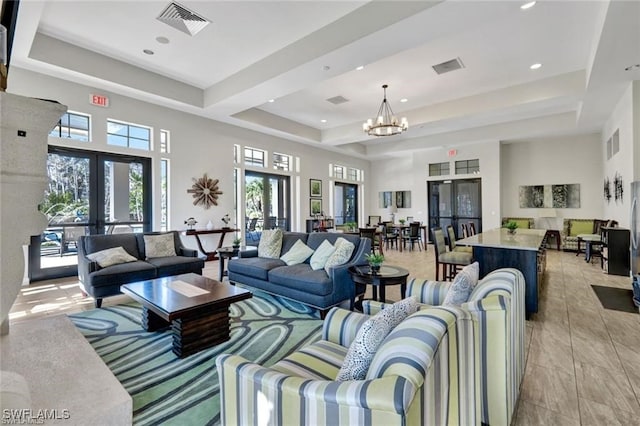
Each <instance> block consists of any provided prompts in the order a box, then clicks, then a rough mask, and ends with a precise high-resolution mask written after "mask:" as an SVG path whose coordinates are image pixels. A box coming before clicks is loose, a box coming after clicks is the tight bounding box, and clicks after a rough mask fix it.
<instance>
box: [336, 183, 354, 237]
mask: <svg viewBox="0 0 640 426" xmlns="http://www.w3.org/2000/svg"><path fill="white" fill-rule="evenodd" d="M333 202H334V205H335V215H334V216H335V225H336V226H337V225H344V224H346V223H349V222H354V223H357V222H358V219H357V218H358V185H353V184H349V183H342V182H336V183H335V191H334V200H333Z"/></svg>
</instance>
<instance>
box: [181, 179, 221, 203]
mask: <svg viewBox="0 0 640 426" xmlns="http://www.w3.org/2000/svg"><path fill="white" fill-rule="evenodd" d="M192 180H193V185H191V189H187V193H188V194H191V196H192V197H193V205H194V206H200V205H201V206H203V207H204V208H205V209H208V208H209V207H211V206H217V205H218V196H219V195H221V194H222V191H220V190H219V189H218V182H219V181H218V179H210V178H208V177H207V174H206V173H205V174H204V175H203V176H202V177H201V178H193V179H192Z"/></svg>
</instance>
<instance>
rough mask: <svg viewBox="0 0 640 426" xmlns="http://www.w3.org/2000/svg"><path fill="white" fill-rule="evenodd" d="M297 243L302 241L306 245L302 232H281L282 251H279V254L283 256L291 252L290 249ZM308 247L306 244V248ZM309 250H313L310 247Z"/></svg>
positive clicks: (304, 235) (305, 237) (305, 235)
mask: <svg viewBox="0 0 640 426" xmlns="http://www.w3.org/2000/svg"><path fill="white" fill-rule="evenodd" d="M298 241H302V242H303V243H305V244H307V234H305V233H304V232H283V233H282V249H281V250H280V254H281V255H283V254H285V253H286V252H288V251H289V250H291V247H293V245H294V244H295V243H296V242H298ZM308 245H309V244H307V246H308ZM311 250H314V248H313V247H311Z"/></svg>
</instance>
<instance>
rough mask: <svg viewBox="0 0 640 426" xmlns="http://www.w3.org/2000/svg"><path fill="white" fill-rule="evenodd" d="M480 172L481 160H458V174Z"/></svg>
mask: <svg viewBox="0 0 640 426" xmlns="http://www.w3.org/2000/svg"><path fill="white" fill-rule="evenodd" d="M479 172H480V160H478V159H477V158H476V159H475V160H461V161H456V174H457V175H465V174H470V173H479Z"/></svg>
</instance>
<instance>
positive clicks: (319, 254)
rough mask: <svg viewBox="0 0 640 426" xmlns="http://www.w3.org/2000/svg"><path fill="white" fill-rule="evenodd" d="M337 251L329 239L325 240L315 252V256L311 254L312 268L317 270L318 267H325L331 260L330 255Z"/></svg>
mask: <svg viewBox="0 0 640 426" xmlns="http://www.w3.org/2000/svg"><path fill="white" fill-rule="evenodd" d="M334 251H336V248H335V247H334V246H333V244H331V243H330V242H329V241H327V240H324V241H323V242H322V244H320V246H319V247H318V248H317V249H316V251H314V252H313V256H311V261H310V264H311V269H313V270H314V271H317V270H318V269H322V268H324V265H325V264H326V263H327V260H329V257H330V256H331V255H332V254H333V252H334Z"/></svg>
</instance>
